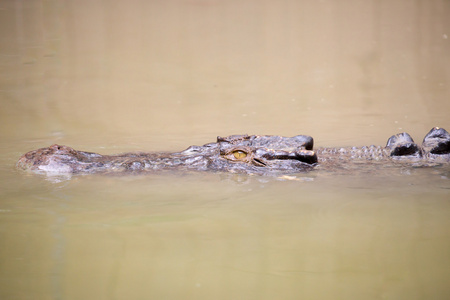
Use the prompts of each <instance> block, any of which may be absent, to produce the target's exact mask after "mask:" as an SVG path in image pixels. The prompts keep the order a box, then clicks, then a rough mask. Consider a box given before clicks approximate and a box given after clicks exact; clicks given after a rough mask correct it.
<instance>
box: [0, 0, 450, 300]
mask: <svg viewBox="0 0 450 300" xmlns="http://www.w3.org/2000/svg"><path fill="white" fill-rule="evenodd" d="M449 14H450V3H449V2H448V1H436V0H433V1H416V2H411V1H395V2H389V3H388V2H380V1H372V2H367V1H366V2H360V1H346V2H345V3H337V2H336V1H276V2H275V1H252V0H248V1H234V0H232V1H214V0H204V1H181V0H179V1H178V0H177V1H138V0H136V1H115V0H114V1H108V2H104V1H76V2H75V1H44V2H42V1H19V0H18V1H7V0H0V298H1V299H123V298H127V299H380V298H383V299H445V298H448V297H449V296H450V288H449V287H450V282H449V279H448V278H450V256H449V255H448V253H450V229H449V228H450V201H449V199H450V180H449V178H450V170H449V167H448V166H441V167H435V168H412V167H398V168H380V169H378V170H370V169H367V168H362V169H361V170H355V171H352V172H343V171H342V170H336V172H321V171H320V170H317V171H313V172H309V173H303V174H294V175H292V176H284V177H260V176H245V175H236V174H218V173H155V174H148V175H145V176H100V175H89V176H74V177H67V176H56V177H46V176H41V175H35V174H28V173H24V172H20V171H18V170H16V169H15V166H14V165H15V163H16V161H17V159H18V158H19V157H20V155H22V154H23V153H25V152H27V151H29V150H32V149H36V148H40V147H46V146H49V145H51V144H54V143H59V144H66V145H70V146H72V147H74V148H75V149H80V150H87V151H94V152H100V153H105V154H111V153H119V152H128V151H178V150H182V149H184V148H186V147H187V146H189V145H202V144H205V143H208V142H212V141H214V140H215V137H216V136H217V135H220V136H226V135H231V134H243V133H248V134H278V135H286V136H292V135H297V134H308V135H312V136H313V137H314V138H315V142H316V146H361V145H370V144H375V145H383V144H385V143H386V140H387V139H388V138H389V137H390V136H391V135H393V134H395V133H398V132H402V131H408V132H409V133H410V134H411V135H412V136H413V137H414V139H415V140H416V142H418V143H420V142H421V140H422V138H423V136H424V135H425V134H426V133H427V132H428V131H429V130H430V128H431V127H433V126H441V127H444V128H446V129H450V123H449V118H448V114H449V111H450V101H448V99H449V98H450V90H449V84H450V83H449V78H450V64H449V60H450V39H449V36H450V31H449V28H450V19H449V18H448V15H449Z"/></svg>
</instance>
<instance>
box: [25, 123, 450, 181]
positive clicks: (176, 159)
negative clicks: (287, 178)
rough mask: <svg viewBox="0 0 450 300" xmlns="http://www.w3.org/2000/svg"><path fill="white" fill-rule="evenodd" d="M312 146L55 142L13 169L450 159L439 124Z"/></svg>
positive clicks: (275, 168)
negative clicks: (83, 146) (150, 149)
mask: <svg viewBox="0 0 450 300" xmlns="http://www.w3.org/2000/svg"><path fill="white" fill-rule="evenodd" d="M313 146H314V140H313V138H312V137H311V136H307V135H297V136H294V137H282V136H275V135H231V136H227V137H217V141H216V142H215V143H208V144H205V145H203V146H190V147H188V148H187V149H186V150H183V151H181V152H175V153H169V152H167V153H124V154H118V155H101V154H98V153H93V152H86V151H78V150H75V149H73V148H71V147H68V146H63V145H57V144H55V145H52V146H50V147H47V148H41V149H37V150H33V151H30V152H28V153H26V154H24V155H22V157H21V158H20V159H19V161H18V162H17V167H18V168H19V169H23V170H30V171H33V172H36V173H47V174H48V173H52V174H77V173H85V174H86V173H120V172H121V173H141V172H151V171H158V170H185V171H186V170H187V171H188V170H192V171H217V172H232V173H243V174H259V175H268V174H292V173H299V172H305V171H311V170H314V169H325V170H333V169H336V168H348V167H349V166H350V167H351V166H353V167H358V166H361V165H370V164H382V165H383V164H389V165H395V164H398V163H400V164H408V165H413V166H435V165H442V164H448V163H449V162H450V134H449V133H448V132H447V131H446V130H445V129H443V128H439V127H434V128H432V129H431V130H430V132H428V134H427V135H426V136H425V138H424V139H423V142H422V145H421V146H419V145H418V144H416V143H415V142H414V140H413V139H412V137H411V136H410V135H409V134H408V133H399V134H396V135H393V136H391V137H390V138H389V139H388V141H387V143H386V146H385V147H381V146H363V147H345V148H318V149H316V150H313Z"/></svg>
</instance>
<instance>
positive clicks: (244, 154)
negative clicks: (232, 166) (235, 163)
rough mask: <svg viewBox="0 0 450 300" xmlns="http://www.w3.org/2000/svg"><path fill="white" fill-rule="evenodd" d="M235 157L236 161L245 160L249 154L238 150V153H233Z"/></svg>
mask: <svg viewBox="0 0 450 300" xmlns="http://www.w3.org/2000/svg"><path fill="white" fill-rule="evenodd" d="M233 156H234V158H236V159H243V158H246V157H247V153H245V152H244V151H241V150H236V151H233Z"/></svg>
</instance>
